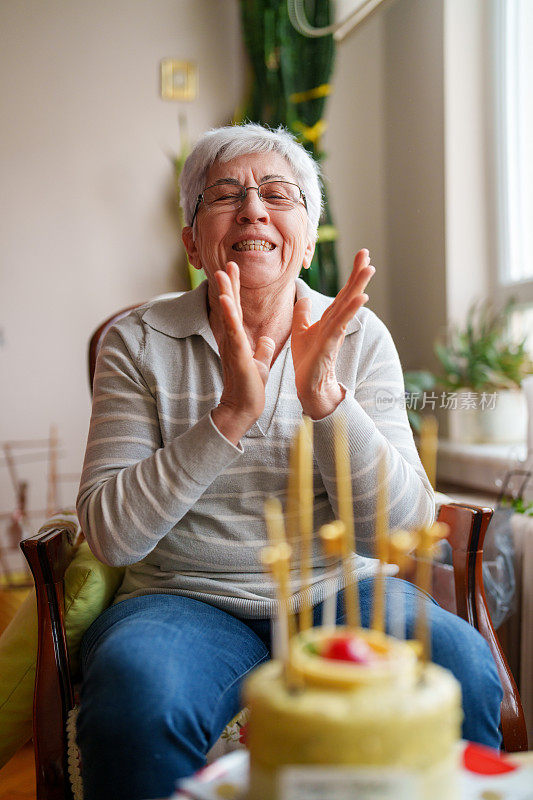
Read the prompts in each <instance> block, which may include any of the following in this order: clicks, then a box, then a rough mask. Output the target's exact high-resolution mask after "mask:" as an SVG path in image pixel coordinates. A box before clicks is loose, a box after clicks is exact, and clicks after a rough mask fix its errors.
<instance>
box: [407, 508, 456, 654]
mask: <svg viewBox="0 0 533 800" xmlns="http://www.w3.org/2000/svg"><path fill="white" fill-rule="evenodd" d="M448 532H449V528H448V526H447V525H445V524H444V523H442V522H435V523H433V525H431V526H430V527H428V528H421V529H420V530H419V531H418V535H419V540H418V546H417V553H416V556H417V571H416V585H417V586H418V588H419V589H421V590H422V592H423V593H425V594H426V595H428V594H429V595H430V594H431V582H432V575H433V555H434V552H435V545H436V543H437V542H438V541H439V539H442V538H444V537H446V536H447V535H448ZM415 638H416V639H418V641H419V642H420V644H421V647H422V656H421V658H422V661H429V660H430V658H431V631H430V627H429V622H428V618H427V602H426V597H425V595H424V594H420V595H419V598H418V609H417V617H416V627H415Z"/></svg>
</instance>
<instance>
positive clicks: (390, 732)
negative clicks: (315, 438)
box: [244, 425, 462, 800]
mask: <svg viewBox="0 0 533 800" xmlns="http://www.w3.org/2000/svg"><path fill="white" fill-rule="evenodd" d="M307 431H308V435H307V437H305V436H304V432H305V425H303V426H302V428H301V429H300V431H299V433H298V436H297V438H296V440H295V443H294V448H295V450H296V452H297V455H298V458H295V459H294V461H293V463H295V464H296V465H297V466H296V471H295V472H296V474H295V475H294V476H293V481H292V485H293V487H294V486H296V487H299V488H298V493H297V494H294V496H293V497H292V499H291V497H290V491H291V490H290V484H289V500H290V501H291V502H288V506H289V507H290V508H292V509H293V510H294V509H297V514H298V518H299V526H298V528H299V535H300V539H299V541H298V536H297V535H295V533H294V531H293V533H292V537H291V539H292V543H295V544H296V545H297V546H298V547H299V553H300V562H301V563H300V574H301V576H302V587H303V589H304V590H305V589H307V588H308V584H307V583H306V580H307V576H308V574H309V564H308V560H309V553H310V548H309V542H310V539H311V538H312V536H313V533H312V518H311V519H310V518H309V498H310V497H311V496H312V477H311V460H312V450H311V444H310V436H309V426H308V427H307ZM423 438H424V437H423ZM426 438H427V437H426ZM345 440H346V436H345V434H343V431H342V430H341V429H340V428H339V429H338V430H336V436H335V454H336V466H337V469H336V471H337V490H338V494H339V517H340V518H339V519H338V520H336V521H334V522H333V523H329V524H327V525H325V526H323V527H322V528H321V530H320V534H319V535H320V538H321V539H322V544H323V547H324V551H325V554H326V555H327V556H328V557H330V558H331V559H332V563H333V562H335V561H337V565H338V567H339V568H342V570H343V571H344V575H345V578H346V582H345V591H344V604H345V614H346V620H347V627H338V626H336V625H335V610H334V609H335V607H336V602H333V603H331V602H329V600H331V599H333V601H335V597H333V598H330V599H329V600H328V601H327V602H326V603H325V605H324V620H323V624H322V626H321V627H318V628H313V627H311V613H310V608H309V607H308V606H307V605H306V603H303V605H302V607H301V608H300V613H299V632H298V633H295V624H294V623H295V620H293V619H292V618H291V615H290V614H289V607H290V604H289V594H288V587H289V585H290V570H291V558H292V556H291V553H292V546H291V544H289V543H288V542H287V540H286V538H285V531H284V520H283V512H282V508H281V504H280V503H279V501H278V500H276V499H275V498H271V499H269V500H268V501H267V503H265V519H266V523H267V531H268V534H269V540H270V545H269V546H268V547H266V548H264V550H263V564H264V565H265V566H266V567H267V568H268V569H269V571H270V572H271V574H272V576H273V578H274V581H275V582H276V584H277V587H278V601H279V603H278V608H279V622H280V626H278V631H283V634H282V636H280V635H279V634H278V640H277V641H276V640H274V642H273V643H274V646H275V649H276V651H277V654H278V657H277V658H275V659H274V660H273V661H271V662H269V663H267V664H265V665H263V666H261V667H259V669H257V670H256V671H255V672H253V673H252V675H251V676H250V677H249V678H248V680H247V681H246V684H245V688H244V700H245V703H246V705H247V706H248V708H249V711H250V717H249V723H248V735H247V744H248V748H249V751H250V784H249V791H248V795H247V798H248V800H311V798H312V800H348V798H350V800H351V798H358V800H376V798H379V800H389V799H390V800H456V798H457V796H458V785H457V776H458V758H459V747H458V743H459V740H460V729H461V721H462V711H461V691H460V686H459V683H458V682H457V681H456V679H455V678H454V677H453V675H452V674H451V673H449V672H448V671H447V670H445V669H442V668H441V667H438V666H437V665H435V664H432V663H431V662H430V658H429V656H430V653H429V650H430V644H429V642H430V636H429V629H428V621H427V618H426V615H425V611H424V604H420V606H419V612H418V619H417V641H406V640H405V637H404V635H400V636H399V638H393V637H392V636H388V635H386V634H385V633H383V631H384V628H385V590H384V580H383V575H384V568H385V565H386V563H387V562H389V561H390V560H392V561H393V562H394V563H397V564H398V565H399V567H400V568H401V565H402V563H404V561H405V559H406V558H407V557H408V555H409V554H410V553H411V552H412V551H413V549H414V550H415V551H416V554H417V556H418V564H419V566H418V571H417V572H418V575H417V577H418V580H417V582H418V585H419V586H420V588H421V589H422V590H423V591H425V592H427V591H428V590H429V584H428V580H429V577H430V563H431V561H430V559H431V554H432V549H433V547H434V544H435V542H437V541H438V540H439V538H441V537H442V536H443V535H446V531H445V526H442V525H439V523H435V524H434V525H432V526H430V527H429V528H421V529H420V530H417V531H412V532H408V531H395V532H391V531H389V529H388V501H387V494H388V492H387V480H386V475H387V470H386V464H385V461H384V460H383V461H382V463H381V464H380V469H379V473H378V492H377V503H376V551H377V554H378V563H379V565H378V571H377V575H376V578H375V581H374V598H373V620H372V626H371V629H369V630H366V629H363V628H361V627H360V623H359V601H358V591H357V586H356V585H354V583H353V580H352V579H351V576H350V566H349V565H350V553H352V552H354V537H353V530H354V528H353V504H352V497H351V479H350V468H349V459H348V455H347V448H346V447H345ZM423 443H424V442H423ZM426 444H427V442H426ZM423 449H424V448H423ZM425 449H426V450H427V449H428V448H427V447H426V448H425ZM430 449H432V451H433V450H435V448H430ZM430 466H431V465H430ZM290 480H291V479H290ZM428 570H429V571H428ZM326 606H328V610H327V611H326Z"/></svg>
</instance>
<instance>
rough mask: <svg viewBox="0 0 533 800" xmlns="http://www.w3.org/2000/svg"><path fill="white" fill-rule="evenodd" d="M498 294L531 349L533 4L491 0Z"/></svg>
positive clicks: (511, 0)
mask: <svg viewBox="0 0 533 800" xmlns="http://www.w3.org/2000/svg"><path fill="white" fill-rule="evenodd" d="M493 12H494V13H493V37H494V38H493V41H494V53H495V60H494V65H495V70H494V88H495V111H496V124H495V145H496V162H497V172H496V197H497V198H498V199H497V220H498V222H497V237H498V248H497V251H498V259H497V261H498V263H497V275H496V287H495V288H496V293H497V295H498V296H500V297H503V299H507V298H508V297H511V296H512V297H515V298H516V300H517V301H518V303H519V307H518V308H517V313H516V319H515V321H514V324H515V325H516V329H517V331H518V330H522V332H523V334H529V337H530V338H529V341H530V343H531V349H532V350H533V2H531V0H493Z"/></svg>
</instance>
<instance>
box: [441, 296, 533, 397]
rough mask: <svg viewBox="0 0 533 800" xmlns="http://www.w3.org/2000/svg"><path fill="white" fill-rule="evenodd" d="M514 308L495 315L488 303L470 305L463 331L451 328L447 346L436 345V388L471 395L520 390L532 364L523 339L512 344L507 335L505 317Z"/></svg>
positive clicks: (513, 304) (512, 307) (507, 327)
mask: <svg viewBox="0 0 533 800" xmlns="http://www.w3.org/2000/svg"><path fill="white" fill-rule="evenodd" d="M515 306H516V303H515V301H514V300H510V301H509V302H508V303H507V304H506V305H505V306H504V308H503V309H501V310H500V311H498V310H496V309H495V308H494V306H493V305H492V304H491V303H490V302H486V301H485V302H481V303H474V304H473V305H472V306H471V307H470V309H469V310H468V314H467V318H466V322H465V325H464V328H459V327H455V328H452V329H451V330H450V332H449V336H448V343H447V344H443V343H442V342H436V344H435V354H436V356H437V358H438V359H439V361H440V364H441V368H442V371H441V373H440V374H439V375H438V376H437V382H438V384H439V385H440V386H442V387H443V388H445V389H448V390H451V391H457V390H459V389H471V390H473V391H475V392H480V391H494V390H498V389H518V388H520V384H521V382H522V379H523V378H525V376H526V375H529V374H531V372H532V371H533V362H532V361H531V358H530V356H529V353H528V351H527V349H526V339H525V338H524V339H522V340H520V341H516V340H515V339H513V336H512V334H511V332H510V326H509V317H510V315H511V313H512V311H513V310H514V308H515Z"/></svg>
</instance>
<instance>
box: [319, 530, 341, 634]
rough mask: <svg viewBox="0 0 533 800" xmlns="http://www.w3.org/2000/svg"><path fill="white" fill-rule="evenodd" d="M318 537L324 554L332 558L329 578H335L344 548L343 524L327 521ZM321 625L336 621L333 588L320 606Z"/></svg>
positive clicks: (335, 599) (328, 626)
mask: <svg viewBox="0 0 533 800" xmlns="http://www.w3.org/2000/svg"><path fill="white" fill-rule="evenodd" d="M320 538H321V540H322V547H323V549H324V553H325V555H326V556H329V557H332V558H333V564H332V570H331V572H332V574H331V580H332V582H333V583H335V581H336V580H337V569H336V567H337V566H338V565H339V564H341V563H342V554H343V549H344V541H345V531H344V524H343V523H342V522H341V521H340V520H334V521H333V522H328V523H326V525H322V527H321V528H320ZM322 609H323V611H322V627H324V628H333V627H334V626H335V624H336V622H337V590H336V589H335V590H334V591H333V592H332V593H331V594H330V595H328V597H326V599H325V600H324V603H323V606H322Z"/></svg>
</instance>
